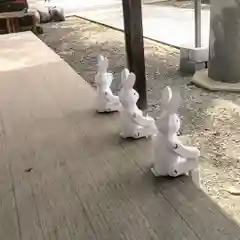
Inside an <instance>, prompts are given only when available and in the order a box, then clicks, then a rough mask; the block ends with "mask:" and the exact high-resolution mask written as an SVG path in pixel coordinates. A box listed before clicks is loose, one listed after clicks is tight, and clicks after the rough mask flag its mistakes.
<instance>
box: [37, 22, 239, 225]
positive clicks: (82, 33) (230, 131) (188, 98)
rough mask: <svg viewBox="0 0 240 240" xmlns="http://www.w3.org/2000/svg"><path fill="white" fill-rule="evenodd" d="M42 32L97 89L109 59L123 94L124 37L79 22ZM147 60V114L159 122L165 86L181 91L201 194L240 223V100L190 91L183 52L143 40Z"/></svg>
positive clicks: (186, 132) (185, 126) (49, 26)
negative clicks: (100, 61)
mask: <svg viewBox="0 0 240 240" xmlns="http://www.w3.org/2000/svg"><path fill="white" fill-rule="evenodd" d="M44 31H45V33H44V35H42V36H40V38H41V39H42V40H43V41H44V42H45V43H46V44H47V45H49V46H50V47H51V48H52V49H53V50H54V51H55V52H56V53H57V54H59V55H60V56H61V57H62V58H63V59H64V60H65V61H67V62H68V63H69V64H70V65H71V66H72V67H73V68H74V69H75V71H76V72H78V73H79V74H80V75H81V76H82V77H83V78H85V80H86V81H88V82H89V83H90V84H91V85H93V86H94V83H93V79H94V76H95V74H96V60H97V57H98V55H99V54H100V53H101V54H103V55H105V56H107V57H108V58H109V61H110V68H109V70H110V71H111V72H113V73H114V76H115V80H114V82H113V86H112V88H113V91H114V92H117V91H118V90H119V88H120V72H121V70H122V69H123V67H124V66H125V62H126V61H125V60H126V59H125V58H126V56H125V49H124V35H123V33H122V32H120V31H116V30H113V29H110V28H107V27H103V26H100V25H97V24H94V23H91V22H88V21H85V20H82V19H80V18H69V19H68V20H67V21H65V22H62V23H51V24H46V25H44ZM145 58H146V71H147V78H148V81H147V83H148V100H149V108H148V112H149V114H150V115H151V116H153V117H154V118H155V119H156V120H157V119H158V117H159V114H160V110H161V103H160V98H161V90H162V89H163V87H164V86H166V85H169V86H172V87H176V88H178V89H179V90H180V91H181V95H182V98H183V101H182V106H181V107H180V109H179V114H180V116H181V118H182V129H181V132H182V134H183V140H184V142H187V143H190V144H193V145H194V146H197V147H198V148H199V149H200V150H201V158H200V162H201V176H202V185H203V189H204V191H205V192H206V193H207V194H208V195H209V196H210V197H211V198H212V199H214V200H215V201H217V202H218V204H220V205H221V206H222V207H223V208H224V209H225V210H226V211H227V212H228V213H229V214H230V215H232V217H234V218H235V219H236V221H238V222H239V223H240V196H239V195H238V196H234V195H233V194H231V193H229V192H228V189H229V187H238V186H239V180H240V146H239V144H240V116H239V113H240V107H239V106H240V99H239V94H236V93H234V94H232V93H222V92H209V91H206V90H203V89H201V88H197V87H195V86H194V85H192V84H191V83H190V79H191V77H190V76H188V77H184V76H181V74H180V73H179V72H178V62H179V51H178V50H176V49H174V48H171V47H168V46H164V45H161V44H159V43H156V42H154V41H150V40H145Z"/></svg>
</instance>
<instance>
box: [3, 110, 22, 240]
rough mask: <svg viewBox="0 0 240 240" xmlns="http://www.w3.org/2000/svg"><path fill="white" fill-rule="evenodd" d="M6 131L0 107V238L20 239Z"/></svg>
mask: <svg viewBox="0 0 240 240" xmlns="http://www.w3.org/2000/svg"><path fill="white" fill-rule="evenodd" d="M6 144H7V143H6V131H5V126H4V124H3V120H2V114H1V109H0V239H16V240H17V239H20V235H21V232H20V228H19V222H18V213H17V205H16V199H15V193H14V188H13V181H12V176H11V174H10V171H9V162H8V155H7V154H6Z"/></svg>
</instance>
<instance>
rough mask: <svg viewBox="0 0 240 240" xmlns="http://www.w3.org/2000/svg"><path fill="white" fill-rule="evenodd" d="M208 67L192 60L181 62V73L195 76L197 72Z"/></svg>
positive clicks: (203, 63)
mask: <svg viewBox="0 0 240 240" xmlns="http://www.w3.org/2000/svg"><path fill="white" fill-rule="evenodd" d="M206 66H207V63H206V62H194V61H190V60H185V59H181V60H180V72H182V73H187V74H194V73H195V72H196V71H199V70H202V69H205V68H206Z"/></svg>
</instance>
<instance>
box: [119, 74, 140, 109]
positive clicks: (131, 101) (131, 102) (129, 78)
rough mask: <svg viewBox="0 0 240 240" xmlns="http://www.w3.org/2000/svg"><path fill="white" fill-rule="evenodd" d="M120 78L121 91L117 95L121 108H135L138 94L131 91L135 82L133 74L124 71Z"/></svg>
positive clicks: (133, 90)
mask: <svg viewBox="0 0 240 240" xmlns="http://www.w3.org/2000/svg"><path fill="white" fill-rule="evenodd" d="M121 77H122V86H123V87H122V89H121V91H120V94H119V99H120V102H121V104H122V105H123V107H125V108H131V107H134V106H136V103H137V101H138V99H139V94H138V92H137V91H136V90H135V89H133V86H134V84H135V81H136V76H135V74H134V73H129V71H128V70H127V69H124V70H123V71H122V74H121Z"/></svg>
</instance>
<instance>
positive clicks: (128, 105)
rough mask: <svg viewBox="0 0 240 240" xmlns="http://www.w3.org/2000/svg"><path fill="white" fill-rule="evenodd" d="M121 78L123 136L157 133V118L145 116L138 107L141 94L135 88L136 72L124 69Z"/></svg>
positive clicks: (120, 94) (148, 135) (136, 137)
mask: <svg viewBox="0 0 240 240" xmlns="http://www.w3.org/2000/svg"><path fill="white" fill-rule="evenodd" d="M121 78H122V89H121V91H120V93H119V99H120V102H121V104H122V109H121V112H120V121H121V133H120V135H121V137H123V138H130V137H131V138H134V139H138V138H142V137H151V136H154V135H156V134H157V127H156V125H155V120H154V119H153V118H151V117H149V116H144V115H143V112H142V111H141V110H140V109H139V108H138V107H137V101H138V99H139V94H138V92H137V91H136V90H134V89H133V86H134V83H135V80H136V76H135V74H134V73H129V71H128V70H127V69H124V70H123V71H122V74H121Z"/></svg>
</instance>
